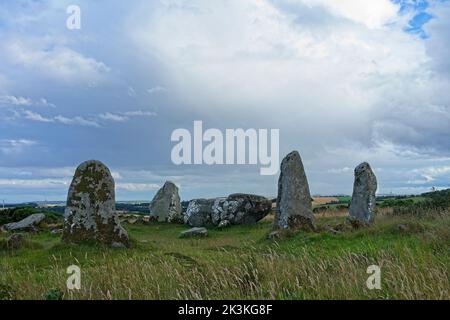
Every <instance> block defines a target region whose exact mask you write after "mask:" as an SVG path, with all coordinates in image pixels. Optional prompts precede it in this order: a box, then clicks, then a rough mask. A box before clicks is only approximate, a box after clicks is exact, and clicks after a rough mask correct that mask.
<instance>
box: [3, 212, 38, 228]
mask: <svg viewBox="0 0 450 320" xmlns="http://www.w3.org/2000/svg"><path fill="white" fill-rule="evenodd" d="M44 219H45V215H44V214H43V213H36V214H32V215H30V216H28V217H26V218H25V219H23V220H21V221H19V222H12V223H8V224H5V225H4V226H3V227H4V228H5V229H6V230H8V231H19V230H22V231H27V230H35V229H36V227H37V226H38V225H39V224H40V223H41V222H42V221H44Z"/></svg>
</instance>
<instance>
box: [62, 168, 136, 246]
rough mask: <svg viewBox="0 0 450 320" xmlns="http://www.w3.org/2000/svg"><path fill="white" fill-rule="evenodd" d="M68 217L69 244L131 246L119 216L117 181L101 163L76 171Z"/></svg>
mask: <svg viewBox="0 0 450 320" xmlns="http://www.w3.org/2000/svg"><path fill="white" fill-rule="evenodd" d="M64 218H65V219H64V231H63V236H62V237H63V240H64V241H66V242H75V243H78V242H83V241H99V242H102V243H105V244H108V245H112V244H114V243H116V244H117V243H121V244H123V245H128V234H127V232H126V230H125V229H123V228H122V226H121V225H120V222H119V217H118V215H117V213H116V203H115V190H114V179H113V177H112V176H111V172H110V171H109V169H108V168H107V167H106V166H105V165H104V164H103V163H101V162H100V161H96V160H90V161H86V162H83V163H82V164H80V165H79V166H78V168H77V169H76V171H75V175H74V176H73V180H72V183H71V184H70V188H69V193H68V196H67V204H66V210H65V212H64Z"/></svg>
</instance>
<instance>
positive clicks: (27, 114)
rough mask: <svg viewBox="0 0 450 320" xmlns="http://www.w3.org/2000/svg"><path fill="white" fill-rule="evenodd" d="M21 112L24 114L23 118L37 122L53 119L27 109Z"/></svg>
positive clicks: (52, 120)
mask: <svg viewBox="0 0 450 320" xmlns="http://www.w3.org/2000/svg"><path fill="white" fill-rule="evenodd" d="M23 114H24V116H25V119H28V120H31V121H38V122H54V119H50V118H46V117H44V116H42V115H41V114H39V113H37V112H33V111H29V110H25V111H23Z"/></svg>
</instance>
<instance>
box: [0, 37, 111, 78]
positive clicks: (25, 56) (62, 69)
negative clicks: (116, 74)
mask: <svg viewBox="0 0 450 320" xmlns="http://www.w3.org/2000/svg"><path fill="white" fill-rule="evenodd" d="M59 42H60V41H59V39H52V38H50V37H47V38H37V37H35V38H33V37H29V38H27V39H26V41H25V40H24V39H23V38H19V39H17V38H16V39H14V40H4V43H3V45H2V48H3V49H2V51H3V53H2V54H1V56H3V59H5V60H7V61H8V62H9V63H10V64H12V65H14V66H15V67H16V68H24V69H25V70H31V71H35V72H37V73H39V75H40V76H44V77H48V78H53V79H55V80H62V81H65V82H74V83H83V82H90V83H98V82H101V81H103V80H105V78H106V75H107V74H108V73H109V71H110V68H109V67H107V66H106V65H105V64H104V63H103V62H100V61H97V60H95V59H94V58H91V57H87V56H84V55H83V54H81V53H79V52H77V51H75V50H73V49H71V48H69V47H67V46H66V45H64V44H63V43H59Z"/></svg>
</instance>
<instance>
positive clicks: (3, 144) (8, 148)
mask: <svg viewBox="0 0 450 320" xmlns="http://www.w3.org/2000/svg"><path fill="white" fill-rule="evenodd" d="M36 144H37V141H34V140H28V139H0V151H1V152H2V153H4V154H7V155H9V154H13V153H17V152H21V151H23V149H25V148H27V147H30V146H33V145H36Z"/></svg>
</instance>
